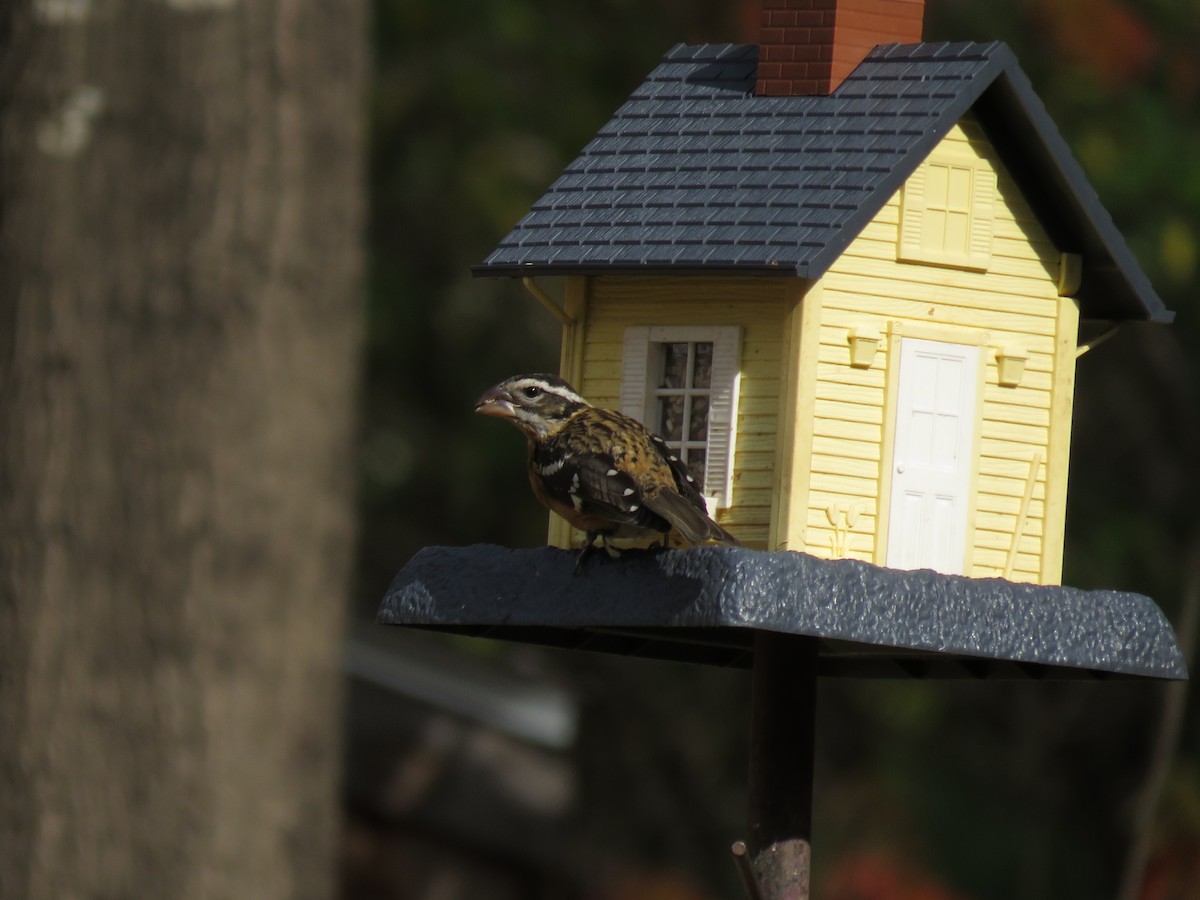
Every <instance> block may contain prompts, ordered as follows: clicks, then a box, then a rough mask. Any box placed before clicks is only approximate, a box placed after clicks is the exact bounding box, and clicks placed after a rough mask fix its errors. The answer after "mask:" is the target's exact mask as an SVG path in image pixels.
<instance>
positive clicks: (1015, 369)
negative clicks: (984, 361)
mask: <svg viewBox="0 0 1200 900" xmlns="http://www.w3.org/2000/svg"><path fill="white" fill-rule="evenodd" d="M1028 359H1029V357H1028V356H1026V355H1025V354H1024V353H1020V352H1017V351H1015V350H1005V349H1004V348H1003V347H998V348H997V349H996V368H997V369H998V370H999V373H1000V384H1001V385H1002V386H1003V387H1016V386H1017V385H1018V384H1020V383H1021V379H1022V378H1023V377H1024V375H1025V362H1026V361H1027V360H1028Z"/></svg>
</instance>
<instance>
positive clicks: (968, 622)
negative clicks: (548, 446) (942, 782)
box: [379, 545, 1187, 900]
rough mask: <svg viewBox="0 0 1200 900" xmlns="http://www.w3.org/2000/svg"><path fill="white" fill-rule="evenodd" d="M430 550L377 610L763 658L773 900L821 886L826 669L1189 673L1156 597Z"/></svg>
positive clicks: (591, 640) (547, 553)
mask: <svg viewBox="0 0 1200 900" xmlns="http://www.w3.org/2000/svg"><path fill="white" fill-rule="evenodd" d="M575 562H576V554H575V553H573V552H570V551H566V550H560V549H557V548H553V547H544V548H539V549H533V550H528V549H525V550H512V549H506V548H503V547H496V546H491V545H478V546H472V547H428V548H426V549H424V550H422V551H420V552H419V553H417V554H416V556H414V557H413V558H412V560H411V561H410V562H409V563H408V564H407V565H406V566H405V567H404V568H403V569H402V570H401V571H400V573H399V574H398V575H397V576H396V579H395V580H394V581H393V583H392V585H391V587H390V588H389V590H388V593H387V595H386V597H385V599H384V601H383V605H382V606H381V608H380V610H379V621H380V622H382V623H384V624H388V625H404V626H408V627H414V628H423V629H429V630H434V631H446V632H453V633H455V634H464V635H470V636H474V637H483V638H493V639H500V640H512V641H522V642H526V643H533V644H543V645H549V646H555V647H564V648H568V649H574V650H591V651H598V652H604V653H616V654H619V655H623V656H638V657H648V658H652V659H662V660H674V661H677V662H681V663H700V664H705V665H716V666H732V667H740V668H749V669H752V670H753V706H752V708H753V713H752V724H751V734H750V755H751V759H750V773H749V782H748V821H747V829H748V833H747V840H746V844H745V848H744V855H743V856H742V857H740V858H742V859H745V860H747V861H748V863H749V864H750V865H749V866H748V868H747V871H753V880H754V882H755V889H756V890H759V891H760V892H761V895H762V896H763V897H764V898H767V900H785V898H786V900H797V898H807V897H808V887H807V885H808V872H809V857H810V846H811V839H812V763H813V746H814V741H815V739H816V735H815V725H814V721H815V711H816V685H817V679H818V678H819V677H827V678H845V677H853V678H863V677H866V678H879V677H883V678H917V679H945V678H954V679H972V680H991V679H1019V680H1046V679H1061V678H1075V679H1093V680H1095V679H1103V680H1109V679H1129V678H1142V679H1156V680H1170V679H1182V678H1186V677H1187V670H1186V667H1185V664H1184V661H1183V656H1182V653H1181V652H1180V648H1179V645H1178V642H1177V641H1176V639H1175V635H1174V632H1173V631H1172V629H1171V626H1170V624H1169V623H1168V622H1167V620H1166V618H1165V617H1164V616H1163V614H1162V612H1161V611H1160V610H1159V609H1158V607H1157V606H1156V605H1155V604H1154V602H1153V601H1151V600H1150V599H1148V598H1146V597H1143V596H1140V595H1138V594H1130V593H1121V592H1116V591H1082V590H1077V589H1074V588H1069V587H1056V586H1048V585H1032V584H1020V583H1016V582H1012V581H1006V580H1004V579H999V578H995V579H978V578H966V577H963V576H956V575H944V574H940V573H937V572H933V571H930V570H917V571H903V570H897V569H887V568H883V567H880V566H875V565H873V564H870V563H865V562H861V561H858V560H849V559H843V560H823V559H818V558H816V557H813V556H809V555H808V554H804V553H796V552H791V551H784V552H776V553H766V552H762V551H756V550H748V549H744V548H735V547H701V548H694V549H691V550H661V551H643V552H629V553H626V554H625V555H624V556H623V557H622V558H620V559H617V560H609V559H607V558H593V559H592V560H589V561H588V562H587V563H585V565H584V567H583V569H582V571H579V572H576V568H575Z"/></svg>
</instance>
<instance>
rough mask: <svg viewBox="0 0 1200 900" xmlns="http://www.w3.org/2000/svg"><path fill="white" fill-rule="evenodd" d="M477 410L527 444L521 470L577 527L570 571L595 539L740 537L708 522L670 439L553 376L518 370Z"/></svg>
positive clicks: (722, 541)
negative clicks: (504, 423) (579, 537)
mask: <svg viewBox="0 0 1200 900" xmlns="http://www.w3.org/2000/svg"><path fill="white" fill-rule="evenodd" d="M475 412H477V413H480V414H482V415H485V416H494V417H496V418H499V419H506V420H508V421H509V422H511V423H512V424H513V425H515V426H516V427H517V428H518V429H520V431H522V432H523V433H524V434H525V436H526V438H528V441H529V455H528V473H529V483H530V485H531V486H532V488H533V493H534V496H535V497H537V499H538V500H539V501H540V502H541V503H542V505H543V506H545V507H546V508H548V509H550V510H551V511H552V512H555V513H557V514H558V515H560V516H562V517H563V518H564V519H566V520H567V521H568V522H569V523H570V524H571V525H572V526H573V527H575V528H577V529H579V530H580V531H582V532H584V534H585V535H586V536H587V539H586V541H585V543H584V545H583V548H582V550H581V551H580V555H579V560H578V562H577V563H576V569H577V570H578V566H579V564H580V563H582V562H583V558H584V556H586V555H587V553H588V551H589V550H590V549H591V548H592V547H593V545H594V544H595V543H596V541H597V540H600V541H601V542H602V544H603V546H604V549H605V551H606V552H607V553H608V554H609V555H610V556H616V555H618V553H617V551H616V550H615V549H614V548H613V547H611V546H610V544H609V541H610V540H611V539H613V538H617V539H622V538H638V539H645V538H652V539H653V538H655V537H657V538H658V539H660V541H661V544H662V545H663V546H665V545H666V540H667V536H668V535H669V533H670V532H671V530H672V529H674V530H675V531H676V532H678V533H679V535H681V536H682V537H683V539H684V541H685V542H687V543H689V544H692V545H699V544H705V543H709V542H715V543H720V544H731V545H737V544H738V540H737V538H735V537H734V536H733V535H731V534H730V533H729V532H728V531H726V530H725V529H724V528H722V527H721V526H720V525H718V524H717V523H716V522H714V521H713V519H712V517H711V516H710V515H709V514H708V509H707V507H705V505H704V497H703V496H702V495H701V493H700V491H699V489H698V488H697V486H696V481H695V478H694V477H693V476H692V475H691V474H690V473H689V472H688V469H687V466H686V465H685V464H684V463H683V461H682V460H680V458H679V456H678V455H677V454H676V453H675V451H674V450H672V449H671V448H670V447H669V446H668V445H667V442H666V441H664V440H663V439H662V438H661V437H659V436H658V435H657V434H654V433H653V432H651V431H650V430H649V429H647V428H646V427H645V426H644V425H643V424H642V423H641V422H639V421H637V420H636V419H634V418H632V417H630V416H627V415H625V414H624V413H621V412H618V411H616V410H613V409H605V408H603V407H598V406H593V405H591V404H590V403H588V401H587V400H585V399H584V398H583V397H582V396H580V394H579V393H578V392H577V391H576V390H575V389H574V388H573V387H571V385H570V384H568V383H567V382H566V381H564V380H563V379H562V378H559V377H558V376H557V375H545V374H538V375H518V376H515V377H513V378H508V379H506V380H504V381H502V382H500V383H499V384H497V385H496V386H495V387H492V388H490V389H488V390H487V391H485V392H484V393H483V395H482V396H481V397H480V398H479V400H478V401H476V403H475Z"/></svg>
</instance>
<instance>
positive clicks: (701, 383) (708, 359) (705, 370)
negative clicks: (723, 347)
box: [692, 341, 713, 388]
mask: <svg viewBox="0 0 1200 900" xmlns="http://www.w3.org/2000/svg"><path fill="white" fill-rule="evenodd" d="M712 359H713V345H712V341H701V342H699V343H697V344H696V371H695V374H694V375H693V377H692V386H693V387H698V388H707V387H711V386H712Z"/></svg>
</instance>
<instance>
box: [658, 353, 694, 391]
mask: <svg viewBox="0 0 1200 900" xmlns="http://www.w3.org/2000/svg"><path fill="white" fill-rule="evenodd" d="M662 353H663V375H662V381H661V382H660V383H659V385H658V386H659V387H664V388H681V387H684V386H685V385H686V384H687V358H688V345H687V344H685V343H678V344H663V345H662Z"/></svg>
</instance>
